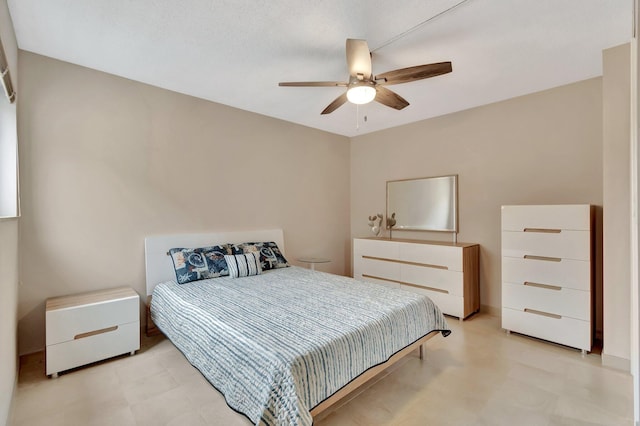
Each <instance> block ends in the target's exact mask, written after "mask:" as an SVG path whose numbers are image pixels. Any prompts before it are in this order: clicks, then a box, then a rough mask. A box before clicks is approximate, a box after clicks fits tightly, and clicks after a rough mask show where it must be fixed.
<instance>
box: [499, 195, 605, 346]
mask: <svg viewBox="0 0 640 426" xmlns="http://www.w3.org/2000/svg"><path fill="white" fill-rule="evenodd" d="M593 221H594V208H593V206H590V205H586V204H576V205H536V206H503V207H502V328H504V329H505V330H507V331H508V332H509V331H515V332H518V333H522V334H527V335H530V336H533V337H537V338H540V339H544V340H548V341H551V342H555V343H560V344H562V345H566V346H571V347H574V348H578V349H581V350H582V351H583V353H585V352H587V351H590V350H591V344H592V341H593V326H592V317H593V303H592V294H593V283H594V281H593V277H594V273H593V268H594V262H593V247H594V243H593V230H594V226H593Z"/></svg>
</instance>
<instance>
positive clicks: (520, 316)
mask: <svg viewBox="0 0 640 426" xmlns="http://www.w3.org/2000/svg"><path fill="white" fill-rule="evenodd" d="M502 327H503V328H505V329H507V330H512V331H515V332H518V333H523V334H528V335H530V336H536V337H538V338H540V339H544V340H549V341H551V342H556V343H560V344H563V345H567V346H571V347H574V348H578V349H583V350H585V351H590V350H591V323H590V322H589V321H581V320H577V319H573V318H569V317H562V318H560V319H556V318H550V317H545V316H541V315H537V314H534V313H529V312H524V311H518V310H515V309H510V308H506V307H503V308H502Z"/></svg>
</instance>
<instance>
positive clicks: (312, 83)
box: [278, 81, 348, 87]
mask: <svg viewBox="0 0 640 426" xmlns="http://www.w3.org/2000/svg"><path fill="white" fill-rule="evenodd" d="M347 85H348V83H346V82H344V81H285V82H281V83H278V86H283V87H337V86H344V87H346V86H347Z"/></svg>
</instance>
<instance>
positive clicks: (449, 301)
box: [353, 238, 480, 320]
mask: <svg viewBox="0 0 640 426" xmlns="http://www.w3.org/2000/svg"><path fill="white" fill-rule="evenodd" d="M479 255H480V246H479V245H478V244H466V243H455V244H454V243H447V242H438V241H421V240H407V239H393V240H389V239H386V238H355V239H354V240H353V277H354V278H355V279H358V280H364V281H370V282H375V283H380V284H384V285H387V286H392V287H398V288H404V289H406V290H410V291H414V292H417V293H422V294H426V295H427V296H429V297H430V298H431V300H433V301H434V302H435V304H436V305H438V307H439V308H440V310H441V311H442V312H443V313H445V314H448V315H452V316H455V317H458V318H460V319H461V320H462V319H464V318H466V317H468V316H469V315H471V314H472V313H474V312H477V311H478V310H480V287H479Z"/></svg>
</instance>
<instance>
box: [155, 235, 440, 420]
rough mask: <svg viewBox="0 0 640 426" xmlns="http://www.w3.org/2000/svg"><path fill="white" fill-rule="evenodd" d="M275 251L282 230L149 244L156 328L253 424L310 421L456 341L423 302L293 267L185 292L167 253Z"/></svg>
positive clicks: (192, 285) (190, 286)
mask: <svg viewBox="0 0 640 426" xmlns="http://www.w3.org/2000/svg"><path fill="white" fill-rule="evenodd" d="M246 241H273V242H275V243H276V244H277V246H278V247H279V248H280V250H281V251H282V252H283V254H284V239H283V233H282V230H261V231H253V232H231V233H216V234H197V235H192V234H186V235H169V236H158V237H148V238H146V240H145V251H146V270H147V293H148V294H149V295H152V296H153V297H152V301H151V316H152V319H153V321H154V322H155V324H156V326H158V327H159V329H160V330H161V331H162V332H163V333H164V334H165V335H166V336H167V337H168V338H169V339H170V340H171V341H172V342H173V343H174V345H175V346H176V347H177V348H178V349H179V350H180V351H182V353H183V354H184V355H185V357H186V358H187V359H188V360H189V362H191V364H193V365H194V366H195V367H196V368H198V370H200V372H201V373H202V374H203V375H204V376H205V377H206V378H207V380H208V381H209V382H210V383H211V384H212V385H213V386H214V387H215V388H216V389H218V390H219V391H220V392H221V393H222V394H223V395H224V397H225V399H226V401H227V404H228V405H229V406H230V407H231V408H232V409H234V410H236V411H238V412H240V413H242V414H244V415H245V416H247V417H248V418H249V419H250V420H251V421H252V422H253V423H254V424H264V425H302V426H306V425H311V424H312V423H313V418H314V417H315V416H317V415H318V414H320V413H321V412H322V411H324V410H326V409H327V408H328V407H329V406H331V405H332V404H334V403H335V402H336V401H337V400H339V399H340V398H342V397H343V396H344V395H346V394H348V393H349V392H351V391H352V390H353V389H354V388H356V387H358V386H360V385H361V384H362V383H363V382H366V381H367V380H368V379H369V378H371V377H373V376H374V375H375V374H377V373H378V372H379V371H382V370H383V369H384V368H386V367H388V366H389V365H390V364H392V363H393V362H395V361H397V360H398V359H400V358H402V357H403V356H405V355H406V354H408V353H410V352H411V351H414V350H415V349H417V348H420V350H422V346H421V345H422V344H423V343H424V342H425V341H426V340H428V339H429V338H431V337H432V336H434V335H436V334H438V333H442V334H443V335H447V334H448V333H449V332H450V331H449V328H448V326H447V324H446V321H445V319H444V317H443V316H442V314H441V313H440V310H439V309H438V308H437V306H435V304H433V302H431V300H430V299H428V298H427V297H425V296H421V295H418V294H414V293H410V292H405V291H402V290H396V289H390V288H387V287H384V286H379V285H372V284H369V283H361V282H358V281H356V280H353V279H351V278H347V277H342V276H337V275H333V274H327V273H324V272H319V271H312V270H309V269H305V268H300V267H296V266H290V267H286V268H276V269H271V270H267V271H264V272H263V273H261V274H259V275H253V276H246V277H242V278H231V277H229V276H222V277H217V278H211V279H204V280H196V281H191V282H189V283H186V284H178V283H177V280H176V273H175V270H174V269H173V264H172V262H171V260H170V257H169V256H167V251H168V250H169V249H171V248H175V247H202V246H207V245H212V244H217V243H223V242H225V243H241V242H246Z"/></svg>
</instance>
